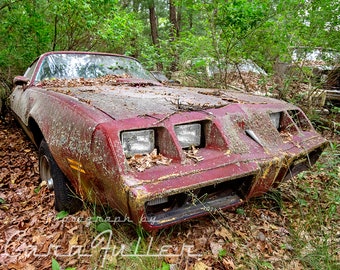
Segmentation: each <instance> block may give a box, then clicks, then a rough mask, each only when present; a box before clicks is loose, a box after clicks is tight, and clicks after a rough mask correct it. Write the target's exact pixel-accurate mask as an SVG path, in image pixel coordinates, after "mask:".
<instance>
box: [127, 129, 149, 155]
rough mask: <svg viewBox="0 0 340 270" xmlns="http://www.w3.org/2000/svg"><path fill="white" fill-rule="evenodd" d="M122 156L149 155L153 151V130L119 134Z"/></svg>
mask: <svg viewBox="0 0 340 270" xmlns="http://www.w3.org/2000/svg"><path fill="white" fill-rule="evenodd" d="M121 137H122V138H121V140H122V145H123V150H124V154H125V156H126V157H131V156H133V155H135V154H149V153H151V152H152V150H153V149H155V132H154V130H153V129H145V130H136V131H124V132H122V134H121Z"/></svg>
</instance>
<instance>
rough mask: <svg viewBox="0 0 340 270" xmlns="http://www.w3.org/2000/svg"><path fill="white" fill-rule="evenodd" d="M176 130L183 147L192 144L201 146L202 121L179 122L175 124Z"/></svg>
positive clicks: (188, 146) (185, 147)
mask: <svg viewBox="0 0 340 270" xmlns="http://www.w3.org/2000/svg"><path fill="white" fill-rule="evenodd" d="M174 130H175V134H176V138H177V140H178V142H179V144H180V145H181V147H182V149H187V148H190V147H192V146H195V147H200V146H201V145H202V137H203V132H202V124H201V123H197V122H195V123H185V124H178V125H175V126H174ZM190 136H191V138H190Z"/></svg>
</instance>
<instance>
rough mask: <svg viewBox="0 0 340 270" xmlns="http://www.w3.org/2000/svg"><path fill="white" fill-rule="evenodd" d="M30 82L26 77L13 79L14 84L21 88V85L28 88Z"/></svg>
mask: <svg viewBox="0 0 340 270" xmlns="http://www.w3.org/2000/svg"><path fill="white" fill-rule="evenodd" d="M29 82H30V79H29V78H27V77H25V76H16V77H15V78H14V79H13V84H14V85H15V86H19V85H21V86H26V85H27V84H28V83H29Z"/></svg>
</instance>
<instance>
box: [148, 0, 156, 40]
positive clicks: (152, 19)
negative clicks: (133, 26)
mask: <svg viewBox="0 0 340 270" xmlns="http://www.w3.org/2000/svg"><path fill="white" fill-rule="evenodd" d="M149 19H150V29H151V38H152V43H153V45H157V44H158V31H157V17H156V10H155V3H154V1H152V3H151V4H150V6H149Z"/></svg>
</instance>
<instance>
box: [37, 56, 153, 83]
mask: <svg viewBox="0 0 340 270" xmlns="http://www.w3.org/2000/svg"><path fill="white" fill-rule="evenodd" d="M105 75H116V76H117V77H122V78H133V79H141V80H155V79H154V77H153V76H152V75H151V74H150V73H149V72H148V71H146V70H145V69H144V68H143V67H142V65H141V64H140V63H139V62H138V61H136V60H134V59H132V58H128V57H122V56H115V55H100V54H76V53H74V54H72V53H64V54H63V53H60V54H50V55H47V56H46V57H45V58H44V59H43V61H42V63H41V66H40V68H39V70H38V72H37V75H36V78H35V82H39V81H42V80H46V79H53V78H57V79H76V78H98V77H103V76H105Z"/></svg>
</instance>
